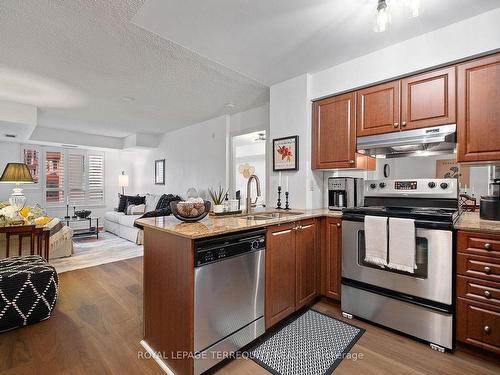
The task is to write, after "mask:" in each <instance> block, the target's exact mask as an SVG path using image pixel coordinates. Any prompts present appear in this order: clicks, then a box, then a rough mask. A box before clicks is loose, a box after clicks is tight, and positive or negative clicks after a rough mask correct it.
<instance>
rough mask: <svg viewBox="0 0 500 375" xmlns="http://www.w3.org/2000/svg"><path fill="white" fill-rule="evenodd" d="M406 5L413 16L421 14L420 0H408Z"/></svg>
mask: <svg viewBox="0 0 500 375" xmlns="http://www.w3.org/2000/svg"><path fill="white" fill-rule="evenodd" d="M406 5H407V7H408V11H409V12H410V17H411V18H415V17H418V16H419V15H420V13H421V6H420V0H407V1H406Z"/></svg>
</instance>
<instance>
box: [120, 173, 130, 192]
mask: <svg viewBox="0 0 500 375" xmlns="http://www.w3.org/2000/svg"><path fill="white" fill-rule="evenodd" d="M118 186H119V187H121V188H122V195H125V188H126V187H128V176H127V175H126V174H125V171H122V174H121V175H119V176H118Z"/></svg>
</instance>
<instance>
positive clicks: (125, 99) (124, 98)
mask: <svg viewBox="0 0 500 375" xmlns="http://www.w3.org/2000/svg"><path fill="white" fill-rule="evenodd" d="M122 100H123V101H124V102H133V101H134V100H135V98H134V97H133V96H122Z"/></svg>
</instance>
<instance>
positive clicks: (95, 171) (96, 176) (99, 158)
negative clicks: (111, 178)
mask: <svg viewBox="0 0 500 375" xmlns="http://www.w3.org/2000/svg"><path fill="white" fill-rule="evenodd" d="M88 159H89V178H88V181H89V195H88V200H89V203H94V204H96V203H103V202H104V155H99V154H89V156H88Z"/></svg>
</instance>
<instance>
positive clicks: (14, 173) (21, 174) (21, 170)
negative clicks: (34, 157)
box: [0, 163, 34, 211]
mask: <svg viewBox="0 0 500 375" xmlns="http://www.w3.org/2000/svg"><path fill="white" fill-rule="evenodd" d="M0 182H1V183H6V184H16V187H15V188H14V189H12V191H13V192H12V195H11V196H10V198H9V203H10V205H11V206H12V207H14V208H15V209H16V210H17V211H19V210H20V209H21V208H23V207H24V204H25V203H26V197H25V196H24V194H23V189H21V188H20V187H19V185H20V184H32V183H34V181H33V177H32V176H31V173H30V170H29V169H28V166H27V165H26V164H24V163H8V164H7V165H6V167H5V169H4V171H3V173H2V177H0Z"/></svg>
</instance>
